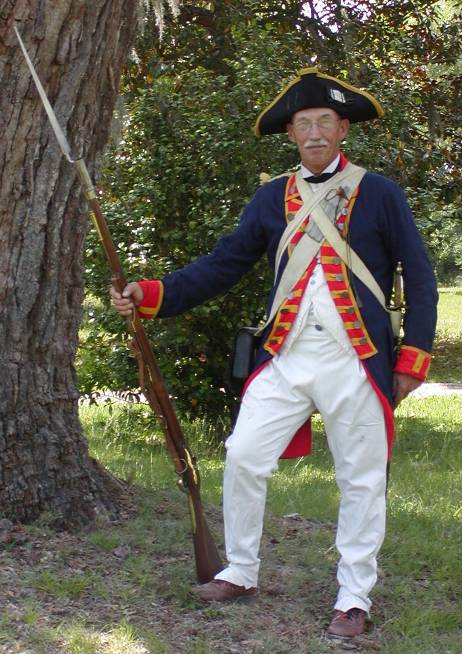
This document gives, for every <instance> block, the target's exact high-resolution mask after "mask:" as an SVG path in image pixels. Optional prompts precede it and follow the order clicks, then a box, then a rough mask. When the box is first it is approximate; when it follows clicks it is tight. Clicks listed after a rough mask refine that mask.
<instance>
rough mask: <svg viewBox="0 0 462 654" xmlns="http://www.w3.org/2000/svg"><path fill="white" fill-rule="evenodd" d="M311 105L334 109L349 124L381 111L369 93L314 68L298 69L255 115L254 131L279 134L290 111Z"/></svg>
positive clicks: (368, 118)
mask: <svg viewBox="0 0 462 654" xmlns="http://www.w3.org/2000/svg"><path fill="white" fill-rule="evenodd" d="M314 107H327V108H329V109H334V110H335V111H336V112H337V113H338V114H339V116H340V117H341V118H348V119H349V120H350V122H352V123H359V122H361V121H363V120H372V119H373V118H381V117H382V116H383V114H384V111H383V109H382V107H381V106H380V104H379V102H378V101H377V100H376V99H375V98H374V97H373V96H372V95H371V94H370V93H367V92H366V91H362V90H361V89H358V88H356V87H355V86H352V85H351V84H347V83H346V82H342V81H341V80H339V79H337V78H336V77H330V76H329V75H324V74H323V73H320V72H319V71H318V69H317V68H302V70H299V71H298V76H297V77H296V78H295V79H293V80H292V81H291V82H289V84H287V86H286V87H285V88H284V89H283V90H282V91H281V93H279V95H278V96H277V97H276V98H275V99H274V100H273V102H272V103H271V104H270V105H269V106H268V107H267V108H266V109H265V110H264V111H262V112H261V114H260V115H259V116H258V118H257V122H256V123H255V134H256V135H257V136H264V135H265V134H281V133H283V132H285V131H286V127H287V123H289V122H290V120H291V118H292V116H293V115H294V113H296V112H297V111H301V110H302V109H311V108H314Z"/></svg>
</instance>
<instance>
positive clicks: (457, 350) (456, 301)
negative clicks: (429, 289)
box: [428, 286, 462, 383]
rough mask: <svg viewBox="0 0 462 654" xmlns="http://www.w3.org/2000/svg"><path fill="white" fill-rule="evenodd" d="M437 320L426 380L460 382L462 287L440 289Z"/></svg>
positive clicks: (461, 375) (461, 362)
mask: <svg viewBox="0 0 462 654" xmlns="http://www.w3.org/2000/svg"><path fill="white" fill-rule="evenodd" d="M439 295H440V299H439V303H438V323H437V330H436V339H435V345H434V349H433V360H432V365H431V368H430V374H429V378H428V381H431V382H459V383H462V287H460V286H457V287H453V288H440V289H439Z"/></svg>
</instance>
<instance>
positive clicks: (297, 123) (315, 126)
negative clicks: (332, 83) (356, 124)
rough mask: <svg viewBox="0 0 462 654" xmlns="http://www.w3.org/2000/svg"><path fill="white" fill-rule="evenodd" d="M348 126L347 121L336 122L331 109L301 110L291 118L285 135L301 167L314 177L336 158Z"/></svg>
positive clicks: (338, 118)
mask: <svg viewBox="0 0 462 654" xmlns="http://www.w3.org/2000/svg"><path fill="white" fill-rule="evenodd" d="M349 126H350V121H349V120H348V118H340V116H339V115H338V114H337V112H336V111H334V110H333V109H327V108H322V107H321V108H315V109H302V110H301V111H297V113H295V114H294V115H293V116H292V122H290V123H288V125H287V133H288V135H289V139H290V140H291V141H292V143H295V144H296V145H297V147H298V151H299V152H300V158H301V160H302V163H303V165H304V166H306V168H308V170H310V171H311V172H312V173H315V174H316V175H318V174H319V173H322V171H323V170H324V169H325V168H326V167H327V166H328V165H329V164H330V163H331V162H332V161H333V160H334V159H335V157H336V156H337V154H338V152H339V149H340V143H341V142H342V140H343V139H344V138H345V136H346V135H347V132H348V128H349Z"/></svg>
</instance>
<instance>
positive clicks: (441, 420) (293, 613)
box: [0, 396, 462, 654]
mask: <svg viewBox="0 0 462 654" xmlns="http://www.w3.org/2000/svg"><path fill="white" fill-rule="evenodd" d="M461 417H462V400H461V399H460V398H456V397H446V396H445V397H433V398H426V399H408V400H407V401H406V402H405V403H404V404H403V405H402V406H401V407H400V409H399V411H398V415H397V423H398V431H399V436H398V438H397V440H396V443H395V448H394V457H393V463H392V469H391V477H390V486H389V521H388V532H387V537H386V540H385V543H384V546H383V548H382V552H381V556H380V561H379V565H380V571H379V583H378V584H377V586H376V588H375V589H374V593H373V600H374V613H373V617H374V620H375V622H376V625H377V626H376V628H375V629H374V631H373V635H372V636H368V637H367V639H366V640H365V641H364V642H363V643H362V644H361V642H360V643H358V644H357V647H358V649H357V651H360V652H363V651H364V652H366V651H370V650H371V649H375V650H376V649H378V648H380V651H382V652H384V653H385V654H408V653H409V654H413V653H415V654H460V639H461V634H462V617H461V616H462V610H461V609H462V598H461V594H460V588H461V587H462V568H461V565H460V542H461V540H462V528H461V515H462V447H461V445H462V443H461V441H462V424H461ZM82 420H83V423H84V425H85V426H86V428H87V431H88V433H89V434H90V444H91V449H92V453H93V454H94V455H95V456H97V457H98V458H99V459H100V460H101V461H102V462H103V463H104V464H105V465H108V466H109V467H110V468H111V470H112V471H113V472H114V473H115V474H116V475H120V476H126V475H130V476H131V479H132V482H133V484H135V485H136V488H138V491H137V492H138V502H139V512H138V515H137V516H136V517H135V518H133V519H131V520H129V521H126V522H123V523H120V524H116V525H113V526H104V527H103V526H100V527H99V528H97V529H94V530H93V531H91V532H88V533H85V532H83V533H81V534H77V535H71V534H67V535H62V534H53V533H52V532H51V531H50V530H49V529H48V527H47V525H46V524H42V525H35V526H31V527H28V528H27V534H28V536H29V537H30V540H28V541H26V543H25V544H23V545H21V544H19V545H18V546H17V547H16V548H15V547H11V548H10V549H9V550H7V551H4V552H3V554H2V558H1V559H0V564H2V570H5V571H6V574H5V573H2V577H0V594H1V595H2V596H5V597H7V598H8V597H9V596H10V595H11V594H12V591H11V589H12V588H13V587H14V589H15V591H14V592H15V601H7V602H6V605H5V609H4V611H3V614H2V617H1V619H0V652H2V654H3V653H4V652H5V654H10V652H11V653H13V652H14V653H16V652H18V651H30V652H33V654H57V653H61V652H62V653H63V654H118V653H119V652H123V653H124V654H173V653H175V654H177V653H185V654H191V653H192V654H201V653H202V654H204V653H210V654H234V653H239V654H240V653H241V652H242V654H288V653H290V654H293V653H294V654H302V653H303V654H307V653H308V654H327V653H328V652H333V651H334V652H337V651H343V650H338V649H335V648H334V649H333V646H332V644H330V643H328V642H326V641H325V639H324V637H323V628H324V627H325V625H326V623H327V622H328V620H329V616H330V613H331V606H332V602H333V600H334V596H335V565H336V558H337V555H336V551H335V548H334V538H335V519H336V512H337V502H338V494H337V490H336V486H335V482H334V478H333V469H332V463H331V460H330V455H329V452H328V450H327V447H326V443H325V437H324V434H323V429H322V424H321V422H320V420H319V419H318V418H316V419H315V420H314V428H315V429H314V431H315V451H314V454H313V456H312V457H310V458H308V459H303V460H301V461H290V460H288V461H282V462H281V465H280V468H279V470H278V472H277V473H276V474H275V476H274V477H273V479H272V480H271V482H270V487H269V492H268V512H267V517H266V524H265V533H264V539H263V547H262V560H263V564H262V578H261V594H260V596H259V599H258V601H257V602H256V603H255V604H254V605H250V606H242V605H239V604H236V605H232V606H227V607H221V606H206V607H202V606H199V605H198V604H197V602H196V601H195V599H194V598H193V597H192V596H191V594H190V587H191V585H192V584H194V563H193V559H192V549H191V540H190V536H189V531H190V525H189V518H188V512H187V506H186V501H185V497H184V495H183V494H182V493H180V492H178V491H177V490H176V489H175V488H174V483H175V477H176V475H175V473H174V472H173V467H172V464H171V462H170V461H169V459H168V458H167V457H166V456H165V453H164V450H163V446H162V445H161V444H160V439H159V434H158V433H157V431H156V430H157V427H156V425H155V423H152V422H151V418H150V417H148V415H147V414H146V412H145V407H143V406H139V405H114V406H112V407H108V406H92V407H82ZM202 426H203V431H201V423H200V422H199V421H197V422H195V423H193V424H191V425H189V424H187V425H186V431H187V437H188V440H189V441H190V444H191V447H192V449H193V451H194V452H195V453H197V454H198V458H199V460H200V464H201V472H202V478H203V494H204V497H206V498H207V500H206V504H207V515H208V521H209V524H210V526H211V529H212V531H213V532H214V533H215V535H216V538H217V542H218V544H219V546H220V548H222V546H223V541H222V525H221V517H220V509H219V508H218V506H217V505H218V504H219V502H220V489H221V474H222V467H223V463H222V454H223V453H222V448H221V447H219V446H218V447H217V446H214V447H211V445H210V442H209V441H210V435H211V431H210V426H207V425H206V424H204V423H203V424H202ZM134 434H136V437H134ZM114 452H115V454H114ZM120 551H123V552H124V554H123V555H120V556H116V555H115V552H120ZM32 554H34V557H33V563H29V560H30V558H29V557H30V556H31V555H32ZM15 561H19V562H21V565H20V566H19V568H14V562H15ZM13 569H14V570H15V571H16V572H15V574H16V576H15V578H14V581H12V579H10V578H9V577H8V570H13ZM2 648H3V649H2ZM21 648H22V649H21Z"/></svg>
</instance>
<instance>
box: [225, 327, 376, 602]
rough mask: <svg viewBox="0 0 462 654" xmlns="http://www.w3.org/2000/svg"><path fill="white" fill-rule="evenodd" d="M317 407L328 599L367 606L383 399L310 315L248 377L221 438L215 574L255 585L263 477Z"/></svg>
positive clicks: (345, 350)
mask: <svg viewBox="0 0 462 654" xmlns="http://www.w3.org/2000/svg"><path fill="white" fill-rule="evenodd" d="M316 409H317V410H318V411H319V413H320V414H321V416H322V418H323V421H324V425H325V428H326V433H327V440H328V444H329V448H330V451H331V453H332V456H333V460H334V464H335V472H336V480H337V484H338V487H339V489H340V493H341V500H340V508H339V515H338V525H337V538H336V546H337V549H338V552H339V554H340V561H339V565H338V574H337V579H338V583H339V586H340V589H339V593H338V597H337V602H336V605H335V608H336V609H339V610H341V611H347V610H348V609H350V608H352V607H358V608H361V609H364V610H366V611H369V609H370V605H371V602H370V600H369V592H370V591H371V589H372V587H373V586H374V584H375V582H376V580H377V561H376V556H377V553H378V551H379V549H380V546H381V544H382V542H383V538H384V533H385V490H386V462H387V440H386V430H385V421H384V415H383V410H382V406H381V404H380V402H379V400H378V399H377V396H376V394H375V393H374V391H373V389H372V387H371V385H370V383H369V381H368V379H367V377H366V374H365V372H364V370H363V367H362V364H361V362H360V361H359V359H358V357H357V355H356V354H355V352H354V351H353V349H352V348H350V349H348V348H346V347H344V346H342V345H340V344H339V343H338V342H337V341H336V340H335V339H334V338H332V336H331V335H330V334H329V333H328V332H327V331H326V330H325V329H323V328H321V327H320V325H315V323H314V318H313V317H312V315H311V316H310V318H309V319H308V320H307V322H306V324H305V325H304V327H303V330H302V331H301V332H300V333H299V334H297V338H296V339H295V340H294V342H293V343H292V344H291V347H290V348H289V349H288V350H287V351H283V353H282V355H280V356H277V357H275V358H274V359H273V360H272V361H271V362H270V363H269V364H268V365H267V366H266V367H265V368H264V369H263V370H262V371H261V372H260V374H259V375H258V376H257V377H256V378H255V379H254V380H253V381H252V382H251V384H250V385H249V387H248V389H247V391H246V393H245V395H244V398H243V401H242V405H241V408H240V411H239V416H238V419H237V422H236V425H235V429H234V431H233V433H232V434H231V436H230V437H229V438H228V440H227V441H226V449H227V456H226V465H225V472H224V483H223V505H224V507H223V508H224V521H225V540H226V554H227V558H228V564H229V565H228V567H227V568H226V569H225V570H223V571H222V572H220V573H219V574H218V575H217V576H216V578H217V579H225V580H227V581H229V582H231V583H234V584H237V585H240V586H245V587H247V588H248V587H250V586H256V585H257V579H258V570H259V565H260V559H259V558H258V551H259V547H260V539H261V534H262V527H263V516H264V510H265V500H266V486H267V480H268V478H269V477H270V476H271V474H272V473H273V472H274V471H275V470H276V469H277V466H278V459H279V456H280V455H281V454H282V452H283V451H284V450H285V448H286V446H287V445H288V443H289V441H290V440H291V438H292V436H293V434H294V433H295V432H296V430H297V429H298V428H299V427H300V426H301V425H302V424H303V423H304V422H305V421H306V420H307V418H308V417H309V416H310V415H311V414H312V413H313V411H315V410H316Z"/></svg>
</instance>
